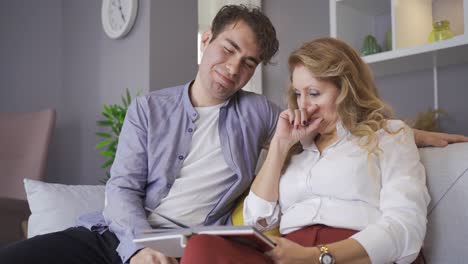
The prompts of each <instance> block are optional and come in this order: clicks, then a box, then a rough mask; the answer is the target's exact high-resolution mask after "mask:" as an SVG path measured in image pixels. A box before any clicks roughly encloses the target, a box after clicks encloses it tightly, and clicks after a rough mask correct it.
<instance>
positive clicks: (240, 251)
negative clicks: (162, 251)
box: [180, 225, 357, 264]
mask: <svg viewBox="0 0 468 264" xmlns="http://www.w3.org/2000/svg"><path fill="white" fill-rule="evenodd" d="M356 232H357V231H354V230H349V229H343V228H332V227H328V226H324V225H313V226H309V227H305V228H302V229H300V230H297V231H294V232H292V233H289V234H287V235H285V236H284V237H285V238H287V239H289V240H291V241H294V242H296V243H298V244H300V245H302V246H307V247H312V246H316V245H321V244H329V243H332V242H336V241H340V240H343V239H347V238H349V237H350V236H352V235H353V234H355V233H356ZM180 263H181V264H188V263H190V264H210V263H216V264H228V263H229V264H231V263H243V264H249V263H252V264H262V263H268V264H270V263H273V262H272V260H271V259H270V258H269V257H268V256H265V255H264V254H263V253H262V252H260V251H257V250H255V249H253V248H251V247H249V246H246V245H243V244H241V243H238V242H235V241H232V240H228V239H224V238H222V237H218V236H212V235H196V236H193V237H191V238H190V240H189V241H188V244H187V247H186V248H185V250H184V255H183V257H182V260H181V262H180Z"/></svg>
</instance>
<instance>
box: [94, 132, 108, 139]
mask: <svg viewBox="0 0 468 264" xmlns="http://www.w3.org/2000/svg"><path fill="white" fill-rule="evenodd" d="M96 135H97V136H99V137H102V138H110V137H112V136H111V134H109V133H104V132H96Z"/></svg>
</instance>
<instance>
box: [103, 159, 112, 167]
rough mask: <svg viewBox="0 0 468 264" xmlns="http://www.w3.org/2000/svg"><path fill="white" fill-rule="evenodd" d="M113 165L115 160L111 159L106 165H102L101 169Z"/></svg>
mask: <svg viewBox="0 0 468 264" xmlns="http://www.w3.org/2000/svg"><path fill="white" fill-rule="evenodd" d="M112 163H114V159H110V160H108V161H106V162H105V163H104V164H102V166H101V168H103V169H105V168H107V167H109V166H110V165H112Z"/></svg>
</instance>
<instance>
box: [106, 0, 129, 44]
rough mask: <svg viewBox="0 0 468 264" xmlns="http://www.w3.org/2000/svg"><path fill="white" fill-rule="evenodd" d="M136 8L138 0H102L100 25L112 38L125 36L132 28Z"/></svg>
mask: <svg viewBox="0 0 468 264" xmlns="http://www.w3.org/2000/svg"><path fill="white" fill-rule="evenodd" d="M137 8H138V0H103V2H102V13H101V14H102V25H103V27H104V31H105V32H106V34H107V35H108V36H109V37H110V38H113V39H116V38H120V37H123V36H125V35H126V34H127V33H128V32H129V31H130V29H131V28H132V26H133V24H134V22H135V18H136V14H137Z"/></svg>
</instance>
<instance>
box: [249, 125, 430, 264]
mask: <svg viewBox="0 0 468 264" xmlns="http://www.w3.org/2000/svg"><path fill="white" fill-rule="evenodd" d="M388 127H389V128H390V129H391V130H392V131H396V130H397V129H398V128H400V127H404V130H403V131H400V132H399V133H398V134H395V135H391V134H389V133H386V132H385V131H384V130H383V129H382V130H380V131H378V132H377V136H378V138H379V147H380V149H381V150H382V152H378V153H377V154H372V155H370V156H369V159H368V155H367V153H368V152H367V151H366V150H365V149H363V148H361V147H360V146H358V145H357V142H356V138H355V137H353V136H352V135H351V134H350V133H349V131H347V130H346V129H345V128H344V127H343V126H342V125H341V123H339V124H338V125H337V132H338V133H337V134H338V140H337V142H335V143H334V144H332V145H330V146H329V147H327V148H326V149H325V150H323V151H322V153H320V152H319V150H318V149H317V147H316V146H315V145H311V146H309V147H306V148H305V150H304V151H303V152H302V153H300V154H298V155H295V156H293V158H292V160H291V163H290V165H289V166H288V167H287V169H286V171H285V173H284V174H283V175H282V176H281V179H280V184H279V204H278V203H275V202H273V203H272V202H268V201H266V200H264V199H262V198H260V197H258V196H257V195H255V194H254V193H253V192H250V194H249V195H248V196H247V198H246V200H245V203H244V218H245V219H244V221H245V223H246V224H250V225H256V226H257V227H258V228H263V229H265V227H262V226H261V225H259V224H258V220H260V219H266V220H267V223H268V227H267V228H271V227H273V226H275V225H277V224H278V221H279V219H280V218H281V221H280V231H281V233H283V234H287V233H290V232H293V231H295V230H298V229H300V228H302V227H305V226H310V225H314V224H324V225H328V226H332V227H339V228H347V229H353V230H359V231H360V232H358V233H356V234H355V235H354V236H352V238H354V239H356V240H357V241H358V242H359V243H360V244H361V245H362V246H363V247H364V248H365V250H366V251H367V253H368V255H369V257H370V259H371V261H372V263H389V262H393V261H396V262H398V263H410V262H412V261H413V260H414V259H415V258H416V257H417V255H418V253H419V251H420V248H421V246H422V243H423V240H424V235H425V232H426V222H427V218H426V215H427V206H428V204H429V201H430V198H429V194H428V191H427V188H426V177H425V171H424V167H423V166H422V164H421V162H420V158H419V152H418V150H417V148H416V145H415V143H414V137H413V133H412V131H411V129H410V128H408V127H407V126H406V125H404V123H403V122H401V121H396V120H395V121H389V122H388ZM280 214H281V216H280Z"/></svg>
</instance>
